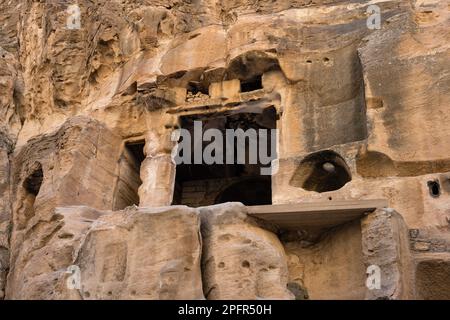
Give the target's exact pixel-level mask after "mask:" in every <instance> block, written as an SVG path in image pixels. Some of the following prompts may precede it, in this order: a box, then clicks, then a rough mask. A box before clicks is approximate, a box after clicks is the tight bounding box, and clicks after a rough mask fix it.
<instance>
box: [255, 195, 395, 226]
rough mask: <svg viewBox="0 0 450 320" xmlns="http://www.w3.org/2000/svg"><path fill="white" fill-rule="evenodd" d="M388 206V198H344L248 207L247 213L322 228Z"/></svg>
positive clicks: (274, 221) (277, 223)
mask: <svg viewBox="0 0 450 320" xmlns="http://www.w3.org/2000/svg"><path fill="white" fill-rule="evenodd" d="M387 206H388V202H387V200H344V201H329V202H325V201H321V202H306V203H296V204H280V205H270V206H251V207H247V208H248V214H249V215H250V216H252V217H255V218H258V219H262V220H265V221H268V222H271V223H273V224H275V225H277V226H278V227H280V228H281V229H285V230H300V229H315V230H317V229H320V230H323V229H328V228H332V227H336V226H338V225H341V224H344V223H346V222H350V221H353V220H356V219H360V218H361V217H363V216H364V215H366V214H368V213H371V212H373V211H375V210H376V209H377V208H385V207H387Z"/></svg>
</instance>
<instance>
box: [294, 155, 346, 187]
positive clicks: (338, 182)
mask: <svg viewBox="0 0 450 320" xmlns="http://www.w3.org/2000/svg"><path fill="white" fill-rule="evenodd" d="M351 180H352V177H351V173H350V169H349V167H348V166H347V164H346V163H345V160H344V159H343V158H342V157H341V156H340V155H339V154H337V153H336V152H334V151H330V150H326V151H321V152H317V153H313V154H311V155H309V156H307V157H305V158H304V159H303V160H302V161H301V163H300V165H299V166H298V168H297V169H296V171H295V173H294V176H293V178H292V181H291V184H293V185H295V186H297V187H301V188H303V189H305V190H307V191H315V192H319V193H322V192H328V191H335V190H339V189H340V188H342V187H343V186H345V185H346V184H347V183H348V182H350V181H351Z"/></svg>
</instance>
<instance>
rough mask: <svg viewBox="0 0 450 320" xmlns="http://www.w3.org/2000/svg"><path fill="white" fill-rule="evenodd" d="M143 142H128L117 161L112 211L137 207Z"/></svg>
mask: <svg viewBox="0 0 450 320" xmlns="http://www.w3.org/2000/svg"><path fill="white" fill-rule="evenodd" d="M144 146H145V142H144V141H136V142H128V143H126V144H125V148H124V151H123V153H122V155H121V157H120V160H119V178H118V182H117V186H116V190H115V194H114V204H113V210H123V209H125V208H126V207H129V206H133V205H136V206H138V205H139V187H140V186H141V185H142V180H141V177H140V173H141V166H142V162H143V161H144V160H145V155H144Z"/></svg>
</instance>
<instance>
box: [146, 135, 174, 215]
mask: <svg viewBox="0 0 450 320" xmlns="http://www.w3.org/2000/svg"><path fill="white" fill-rule="evenodd" d="M171 134H172V130H171V129H164V130H163V131H162V132H161V130H159V132H157V131H155V130H149V131H148V132H147V134H146V137H145V148H144V153H145V155H146V159H145V160H144V162H143V163H142V166H141V180H142V185H141V187H140V188H139V199H140V204H139V206H140V207H162V206H170V205H171V204H172V199H173V192H174V186H175V173H176V164H175V162H174V161H173V159H172V155H171V154H172V149H173V147H174V146H175V145H176V144H175V143H174V142H172V141H171Z"/></svg>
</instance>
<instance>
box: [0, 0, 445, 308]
mask: <svg viewBox="0 0 450 320" xmlns="http://www.w3.org/2000/svg"><path fill="white" fill-rule="evenodd" d="M373 4H375V5H377V6H378V7H379V9H380V13H381V28H380V29H378V30H371V29H369V28H368V27H367V19H368V17H369V14H368V13H367V8H368V6H369V5H373ZM70 5H71V4H70V3H68V2H60V1H51V0H47V1H38V2H36V1H25V0H19V1H8V0H0V8H1V10H0V26H1V28H0V299H1V298H3V297H4V295H5V288H6V287H5V285H6V286H7V288H8V289H7V290H6V291H7V292H6V296H7V298H11V299H13V298H47V299H51V298H53V299H64V298H71V299H81V298H83V299H93V298H101V299H114V298H115V299H133V298H136V299H137V298H150V299H156V298H161V299H170V298H192V299H201V298H203V297H205V298H207V299H222V298H259V297H263V298H283V299H290V298H293V295H292V293H291V292H294V294H295V297H296V298H305V297H310V298H317V299H320V298H339V297H346V298H379V297H390V298H410V297H411V296H414V297H420V298H435V297H441V298H450V297H449V295H448V288H447V287H443V288H441V287H438V288H436V289H433V287H430V286H428V285H427V284H426V283H428V282H432V283H433V282H439V279H441V278H445V275H446V274H447V273H446V272H447V270H448V266H449V261H450V259H449V258H448V252H450V233H449V231H450V224H449V223H450V222H449V221H450V200H449V199H450V149H449V148H448V145H449V144H450V129H449V126H448V125H447V123H448V122H449V115H450V112H449V106H450V92H449V90H450V89H449V88H450V72H449V70H450V59H449V58H450V47H449V44H450V27H449V26H450V11H449V8H450V7H449V5H450V4H449V3H448V1H437V0H424V1H415V0H408V1H405V0H387V1H382V2H380V1H369V0H364V1H349V0H318V1H313V2H312V1H309V0H308V1H307V0H282V1H275V2H274V1H265V0H260V1H247V0H236V1H234V0H233V1H216V0H195V1H183V0H171V1H158V0H152V1H148V0H139V1H106V0H97V1H87V0H79V1H77V2H76V5H77V7H76V8H75V9H76V10H74V9H73V7H70ZM71 8H72V9H71ZM78 10H79V11H78ZM78 13H79V15H78ZM78 23H79V25H78ZM268 109H270V110H272V111H273V113H274V115H273V117H272V118H273V119H272V120H273V123H270V124H268V123H269V122H270V121H268V120H267V119H266V118H265V117H264V115H265V112H266V111H267V110H268ZM272 111H270V112H272ZM270 112H269V113H270ZM236 114H237V115H238V116H239V115H240V114H246V115H248V114H253V115H254V114H257V115H261V116H256V120H255V117H253V118H252V117H248V118H251V120H248V118H246V119H245V120H242V119H240V118H239V119H238V120H239V121H240V122H239V121H237V120H236V119H235V118H232V117H233V116H234V117H238V116H236ZM218 115H221V116H222V117H228V119H231V118H232V119H231V120H230V121H229V122H233V123H234V122H239V123H242V122H244V124H245V125H246V126H247V127H252V126H254V125H255V123H256V124H257V125H258V126H257V127H269V128H272V127H276V128H277V129H278V130H279V141H278V142H277V149H278V164H279V170H278V172H277V173H276V174H275V175H273V176H272V177H270V180H264V181H261V180H257V181H256V183H255V182H254V181H253V184H252V186H253V187H254V188H255V190H257V191H258V192H257V193H258V194H260V195H262V194H264V190H262V191H263V192H260V189H258V188H259V187H260V186H264V185H265V183H267V184H268V185H269V188H268V191H267V190H266V191H267V193H268V194H269V198H270V199H269V202H270V203H274V204H286V203H300V202H301V203H304V202H312V201H327V202H333V201H336V200H361V199H377V198H386V199H388V201H389V206H390V207H392V208H394V209H395V210H396V211H397V212H398V213H399V214H400V215H401V217H399V216H397V215H395V218H391V217H390V216H389V215H384V214H381V213H376V214H375V216H376V217H378V218H373V219H374V221H375V222H374V221H372V222H370V219H367V220H368V221H366V222H363V223H361V222H358V221H356V222H353V224H350V225H348V226H342V227H341V229H337V230H331V231H328V232H327V233H326V234H325V235H322V237H321V238H319V240H317V239H316V240H315V241H316V242H315V243H309V244H308V245H305V243H304V239H300V240H299V239H297V240H295V241H285V240H283V239H281V242H280V240H279V238H280V235H281V234H282V231H283V230H278V229H277V228H276V226H275V227H274V226H266V225H261V224H260V222H258V223H257V222H255V221H253V220H252V219H250V218H248V217H246V213H245V212H246V211H245V207H240V206H238V205H234V204H233V205H231V206H225V207H222V206H213V207H211V208H210V207H205V208H202V209H187V208H184V207H183V208H184V209H180V208H178V207H173V208H172V207H170V205H171V204H174V203H175V204H193V203H194V204H198V205H202V206H203V205H205V206H208V205H210V204H211V205H212V204H215V203H216V202H220V201H218V199H228V200H230V199H229V195H230V193H229V192H228V193H227V192H226V191H229V190H230V188H231V189H233V188H232V187H233V186H235V185H236V184H235V183H236V179H238V180H239V179H241V178H245V179H249V181H250V178H252V179H253V178H254V177H251V176H244V177H242V176H238V177H236V176H235V177H233V178H232V179H231V178H230V179H229V178H228V177H217V175H218V173H220V172H221V171H220V168H219V169H216V168H214V169H211V170H210V171H211V172H212V173H211V172H209V171H208V170H197V171H196V169H195V168H188V170H184V168H177V166H176V165H175V164H174V163H173V161H172V155H171V151H172V148H173V147H174V143H173V142H172V141H171V134H172V132H173V130H174V129H176V128H179V127H183V125H184V124H185V123H186V121H188V120H189V119H190V120H192V119H203V120H205V119H208V121H209V122H208V125H209V126H210V127H217V128H219V129H221V130H222V129H224V128H225V125H223V123H224V121H223V119H222V120H221V119H219V120H218V118H217V116H218ZM258 117H259V118H258ZM186 119H188V120H186ZM190 120H189V121H190ZM205 121H206V120H205ZM239 125H240V124H239ZM221 126H222V127H221ZM324 162H328V163H332V164H333V165H334V166H335V167H336V168H337V169H338V171H337V174H336V176H332V177H327V176H324V175H323V172H322V171H320V170H321V169H320V165H322V163H324ZM317 168H319V169H317ZM207 171H208V172H207ZM250 171H251V168H250V167H247V168H246V169H245V170H244V172H245V173H248V172H250ZM186 172H187V173H186ZM205 172H206V173H208V174H209V175H210V176H209V178H204V177H202V174H206V173H205ZM215 174H216V175H215ZM189 175H190V176H189ZM211 177H213V178H214V179H212V178H211ZM245 179H244V180H245ZM244 180H239V181H238V182H243V183H244V184H243V186H244V187H242V186H241V188H240V189H236V190H238V191H237V192H236V191H235V193H231V195H233V196H235V197H236V194H238V195H239V194H245V191H246V189H249V188H248V187H245V186H246V184H245V183H246V181H244ZM266 189H267V188H266ZM224 194H226V195H228V198H227V197H225V196H224ZM261 197H262V196H261ZM183 199H184V200H183ZM186 199H187V200H189V201H187V200H186ZM231 200H233V201H234V200H236V199H231ZM183 201H184V202H183ZM133 205H136V206H140V208H139V209H136V208H134V207H133ZM127 207H128V209H127ZM150 207H164V209H159V210H156V209H155V210H153V209H150ZM130 208H134V209H130ZM397 218H398V219H397ZM200 220H201V221H202V227H200V226H199V224H200ZM393 220H395V221H397V220H398V221H400V222H398V223H397V222H395V223H394V222H392V221H393ZM403 220H404V222H403ZM379 221H381V222H379ZM391 222H392V223H393V224H394V225H396V226H394V227H392V226H391V224H390V223H391ZM403 223H405V225H403ZM172 224H173V225H172ZM380 224H381V227H380ZM175 225H176V228H175ZM158 226H159V227H158ZM164 226H167V227H164ZM164 228H167V229H168V230H171V229H172V228H173V233H167V232H163V229H164ZM201 230H203V231H202V236H201V237H200V239H199V233H200V231H201ZM371 230H372V231H371ZM373 230H383V232H387V233H388V234H389V235H390V236H389V239H391V240H390V243H391V244H392V246H388V248H386V247H385V246H383V245H382V244H380V246H377V245H376V243H377V240H376V239H375V240H373V241H375V244H373V245H374V246H375V247H376V248H378V249H376V254H375V258H374V259H375V260H376V261H378V262H380V264H381V265H382V266H383V268H384V269H383V272H389V274H394V276H393V278H392V279H390V281H389V283H388V284H387V285H386V287H385V288H383V291H382V292H377V293H373V292H372V293H370V292H369V293H367V292H366V290H365V286H364V283H362V284H361V282H362V281H363V280H364V278H365V276H366V275H365V267H367V265H368V264H370V263H374V262H373V259H372V260H371V257H370V254H369V251H370V250H369V249H368V248H367V241H368V240H367V238H370V237H372V234H373V232H375V231H373ZM299 233H301V232H300V231H299ZM405 237H406V238H405ZM281 238H282V237H281ZM141 239H142V240H141ZM163 239H164V240H163ZM364 239H366V240H364ZM408 240H409V241H410V242H411V243H410V245H411V251H409V249H406V247H407V246H405V241H406V242H407V241H408ZM350 244H351V245H350ZM156 247H158V248H161V249H163V250H161V252H159V251H158V250H159V249H156ZM395 248H402V249H401V251H402V254H401V255H395V254H393V252H394V251H395V252H396V250H397V249H395ZM254 249H258V250H260V251H261V252H264V254H261V253H258V252H257V251H254ZM399 250H400V249H399ZM142 252H150V253H151V254H150V255H149V256H148V258H145V259H139V258H138V257H137V256H138V255H141V254H142ZM336 252H341V254H340V255H339V257H337V256H336V255H335V253H336ZM350 252H351V253H350ZM244 256H245V258H244ZM329 259H335V260H336V261H339V263H337V265H336V266H330V265H329V264H328V263H327V261H329ZM386 259H387V260H388V262H386ZM389 259H390V260H389ZM383 261H384V262H386V263H383ZM399 261H402V262H399ZM406 261H407V262H406ZM201 263H203V266H204V270H203V274H201V273H200V264H201ZM222 263H223V265H222ZM71 265H77V266H78V267H80V268H81V273H82V277H84V278H85V279H87V280H86V281H87V282H86V287H85V288H84V289H80V290H68V289H67V285H66V284H67V283H66V280H67V277H68V276H69V275H68V274H66V271H67V268H68V267H70V266H71ZM399 265H402V267H399ZM405 265H408V266H409V267H404V266H405ZM318 266H319V267H318ZM434 268H436V269H434ZM343 270H347V271H348V272H347V271H345V272H344V271H343ZM433 270H438V272H436V273H434V272H433ZM328 271H330V272H328ZM243 274H245V276H243ZM330 274H335V275H336V276H330ZM141 276H142V277H147V280H146V281H144V282H143V283H139V281H137V280H136V279H139V277H141ZM433 277H435V278H433ZM7 278H8V279H7ZM6 280H8V281H6ZM391 280H392V281H391ZM99 283H100V284H99ZM159 283H162V285H161V286H159V287H158V285H159ZM335 283H340V284H341V285H339V286H337V287H336V286H335ZM157 284H158V285H157ZM183 286H185V288H183ZM402 286H405V287H404V288H403V287H402ZM186 287H187V288H188V289H189V290H186ZM286 287H288V288H289V289H290V291H286ZM400 287H402V290H400V289H399V290H400V291H398V292H401V294H400V293H398V294H397V295H396V294H394V293H393V291H395V290H397V289H398V288H400ZM330 288H335V289H336V291H333V290H330ZM343 293H346V294H343Z"/></svg>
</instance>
